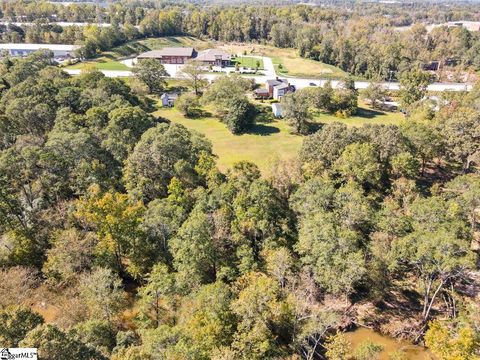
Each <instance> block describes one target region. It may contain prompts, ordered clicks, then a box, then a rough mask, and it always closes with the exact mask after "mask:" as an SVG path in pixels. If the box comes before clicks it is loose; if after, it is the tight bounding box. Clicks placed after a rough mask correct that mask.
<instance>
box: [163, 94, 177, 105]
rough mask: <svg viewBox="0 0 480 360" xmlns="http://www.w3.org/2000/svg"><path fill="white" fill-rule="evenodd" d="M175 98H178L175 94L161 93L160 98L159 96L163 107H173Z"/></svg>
mask: <svg viewBox="0 0 480 360" xmlns="http://www.w3.org/2000/svg"><path fill="white" fill-rule="evenodd" d="M177 98H178V95H177V94H167V93H163V94H162V96H160V99H161V100H162V106H163V107H173V105H174V104H175V101H176V100H177Z"/></svg>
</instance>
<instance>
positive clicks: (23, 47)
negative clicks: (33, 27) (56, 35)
mask: <svg viewBox="0 0 480 360" xmlns="http://www.w3.org/2000/svg"><path fill="white" fill-rule="evenodd" d="M77 48H79V46H78V45H66V44H21V43H18V44H17V43H15V44H13V43H9V44H0V49H6V50H40V49H48V50H57V51H62V50H63V51H73V50H75V49H77Z"/></svg>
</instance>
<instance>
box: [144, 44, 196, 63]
mask: <svg viewBox="0 0 480 360" xmlns="http://www.w3.org/2000/svg"><path fill="white" fill-rule="evenodd" d="M196 55H197V52H196V51H195V49H194V48H192V47H167V48H163V49H161V50H152V51H147V52H145V53H143V54H140V55H138V57H137V58H138V59H139V60H142V59H157V60H160V62H161V63H162V64H185V63H186V62H187V61H188V60H190V59H193V58H194V57H196Z"/></svg>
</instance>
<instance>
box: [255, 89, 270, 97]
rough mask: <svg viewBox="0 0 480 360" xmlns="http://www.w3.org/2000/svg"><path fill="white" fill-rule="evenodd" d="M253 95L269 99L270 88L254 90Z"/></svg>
mask: <svg viewBox="0 0 480 360" xmlns="http://www.w3.org/2000/svg"><path fill="white" fill-rule="evenodd" d="M253 96H254V97H255V99H268V98H269V97H270V93H269V92H268V89H265V88H259V89H255V90H254V91H253Z"/></svg>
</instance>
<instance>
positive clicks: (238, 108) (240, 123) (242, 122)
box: [223, 97, 257, 134]
mask: <svg viewBox="0 0 480 360" xmlns="http://www.w3.org/2000/svg"><path fill="white" fill-rule="evenodd" d="M256 112H257V111H256V109H255V107H254V106H253V105H252V104H251V103H250V102H249V101H248V99H247V98H246V97H238V98H234V99H232V101H231V102H230V104H229V106H228V110H227V114H226V115H225V116H224V118H223V122H224V123H225V124H226V125H227V127H228V129H229V130H230V131H231V132H232V133H233V134H240V133H242V132H244V131H245V130H247V129H248V128H249V127H250V126H251V125H253V123H254V122H255V115H256Z"/></svg>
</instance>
